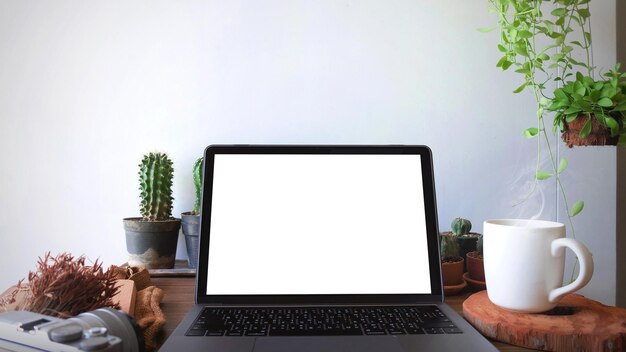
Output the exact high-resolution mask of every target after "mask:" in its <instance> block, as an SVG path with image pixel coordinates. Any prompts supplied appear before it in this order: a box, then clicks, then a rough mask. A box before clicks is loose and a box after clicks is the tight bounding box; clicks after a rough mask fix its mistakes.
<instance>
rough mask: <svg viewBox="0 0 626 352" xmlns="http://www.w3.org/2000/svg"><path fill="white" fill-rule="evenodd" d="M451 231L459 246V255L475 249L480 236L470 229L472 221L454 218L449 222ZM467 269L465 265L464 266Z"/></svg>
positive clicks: (462, 255)
mask: <svg viewBox="0 0 626 352" xmlns="http://www.w3.org/2000/svg"><path fill="white" fill-rule="evenodd" d="M450 226H451V228H452V232H453V233H454V234H455V235H456V239H457V241H458V242H459V246H460V256H461V257H462V258H465V257H466V256H467V253H469V252H472V251H474V250H476V241H478V238H479V237H480V234H479V233H476V232H471V231H472V222H471V221H469V220H467V219H464V218H456V219H454V220H452V223H451V224H450ZM466 265H467V262H466ZM465 269H467V267H466V268H465Z"/></svg>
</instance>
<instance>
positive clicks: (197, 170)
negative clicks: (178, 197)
mask: <svg viewBox="0 0 626 352" xmlns="http://www.w3.org/2000/svg"><path fill="white" fill-rule="evenodd" d="M202 161H203V158H202V157H199V158H198V160H196V162H195V163H194V164H193V183H194V184H195V185H196V203H195V205H194V206H193V214H194V215H198V214H200V201H201V199H202Z"/></svg>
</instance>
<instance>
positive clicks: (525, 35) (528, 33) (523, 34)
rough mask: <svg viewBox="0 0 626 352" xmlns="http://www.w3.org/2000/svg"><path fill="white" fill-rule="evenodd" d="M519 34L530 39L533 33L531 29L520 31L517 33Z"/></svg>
mask: <svg viewBox="0 0 626 352" xmlns="http://www.w3.org/2000/svg"><path fill="white" fill-rule="evenodd" d="M517 36H518V37H520V38H522V39H528V38H531V37H532V36H533V34H532V33H531V32H530V31H519V32H518V33H517Z"/></svg>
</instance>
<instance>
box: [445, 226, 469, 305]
mask: <svg viewBox="0 0 626 352" xmlns="http://www.w3.org/2000/svg"><path fill="white" fill-rule="evenodd" d="M439 250H440V255H441V276H442V279H443V286H444V291H449V289H450V288H455V287H460V289H462V288H463V287H465V285H464V284H465V281H463V272H464V270H463V268H464V263H465V260H463V258H462V257H461V256H460V255H459V243H458V242H457V239H456V235H454V234H452V233H442V234H441V235H440V242H439ZM446 293H447V292H446Z"/></svg>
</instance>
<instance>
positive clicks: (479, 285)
mask: <svg viewBox="0 0 626 352" xmlns="http://www.w3.org/2000/svg"><path fill="white" fill-rule="evenodd" d="M463 280H465V281H467V283H468V284H469V287H470V289H472V291H482V290H486V289H487V284H486V283H485V282H484V281H478V280H474V279H472V278H470V276H469V273H465V274H463Z"/></svg>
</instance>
